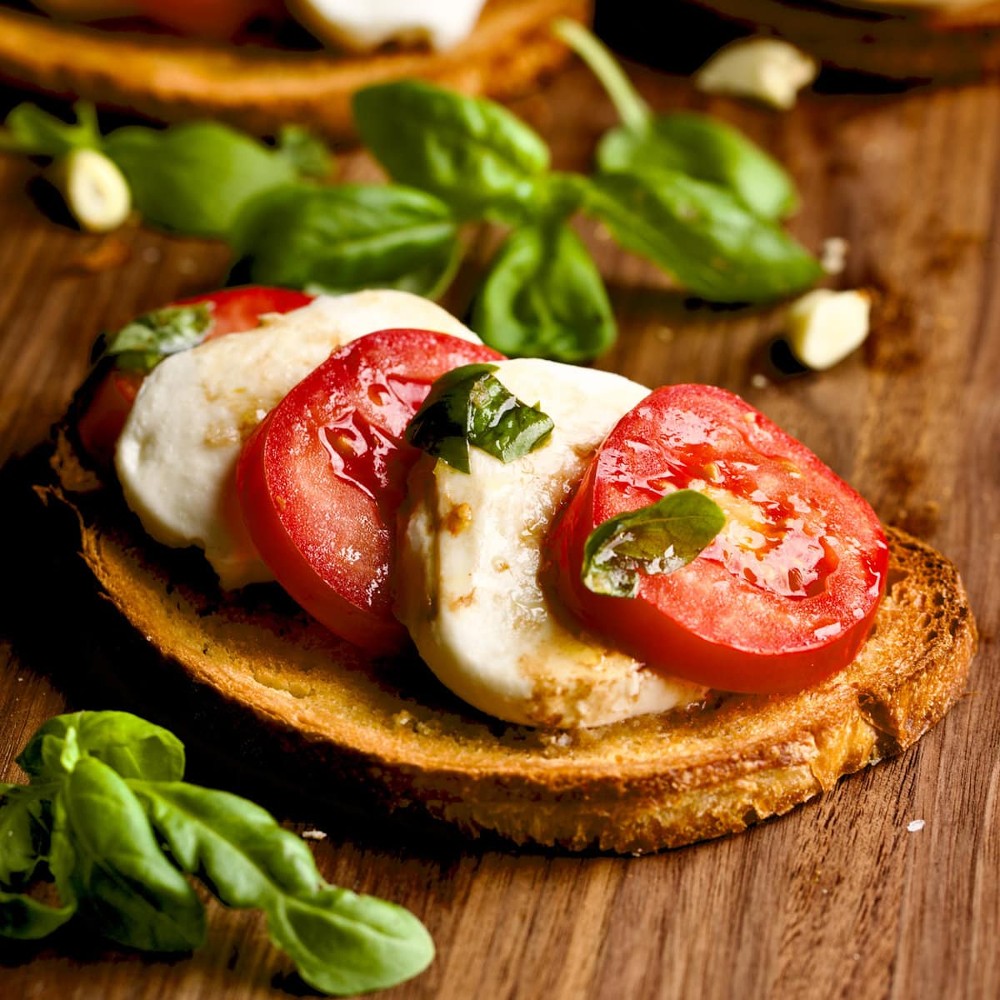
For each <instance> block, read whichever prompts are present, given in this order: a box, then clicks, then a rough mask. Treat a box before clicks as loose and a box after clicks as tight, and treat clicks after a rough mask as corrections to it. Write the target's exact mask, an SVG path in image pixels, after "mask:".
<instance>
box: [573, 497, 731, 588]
mask: <svg viewBox="0 0 1000 1000" xmlns="http://www.w3.org/2000/svg"><path fill="white" fill-rule="evenodd" d="M725 523H726V515H725V514H724V513H723V512H722V508H721V507H720V506H719V505H718V504H717V503H716V502H715V501H714V500H710V499H709V498H708V497H706V496H705V495H704V494H703V493H699V492H697V491H696V490H678V491H677V492H676V493H671V494H669V495H668V496H665V497H664V498H663V499H662V500H657V501H656V503H654V504H651V505H650V506H648V507H641V508H640V509H639V510H633V511H627V512H626V513H624V514H619V515H618V516H617V517H612V518H609V519H608V520H607V521H605V522H604V523H603V524H599V525H598V526H597V527H596V528H595V529H594V530H593V531H592V532H591V533H590V535H589V537H588V538H587V541H586V544H585V545H584V548H583V568H582V569H581V572H580V577H581V579H582V580H583V584H584V586H585V587H586V588H587V589H588V590H591V591H593V592H594V593H595V594H604V595H605V596H607V597H635V596H636V594H637V593H638V592H639V571H640V570H642V571H643V572H644V573H646V574H647V575H648V576H653V575H657V574H661V573H673V572H674V571H675V570H678V569H680V568H681V567H682V566H686V565H687V564H688V563H689V562H691V560H692V559H694V558H695V556H697V555H698V553H699V552H701V551H702V549H704V548H705V546H706V545H708V544H709V542H711V541H712V539H713V538H715V536H716V535H717V534H718V533H719V532H720V531H721V530H722V527H723V525H724V524H725Z"/></svg>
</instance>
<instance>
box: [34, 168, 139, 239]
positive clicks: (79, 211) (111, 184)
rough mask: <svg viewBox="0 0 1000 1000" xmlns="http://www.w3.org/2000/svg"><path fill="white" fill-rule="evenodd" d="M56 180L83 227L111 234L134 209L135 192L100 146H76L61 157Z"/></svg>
mask: <svg viewBox="0 0 1000 1000" xmlns="http://www.w3.org/2000/svg"><path fill="white" fill-rule="evenodd" d="M52 181H53V183H54V184H55V186H56V187H57V188H58V189H59V191H60V192H61V193H62V196H63V197H64V198H65V199H66V207H67V208H68V209H69V210H70V212H71V213H72V215H73V218H74V219H76V221H77V222H78V223H79V225H80V228H81V229H85V230H87V231H88V232H91V233H107V232H110V231H111V230H112V229H117V228H118V227H119V226H120V225H121V224H122V223H123V222H124V221H125V220H126V219H127V218H128V214H129V212H131V211H132V192H131V191H130V190H129V186H128V181H126V180H125V176H124V174H122V172H121V171H120V170H119V169H118V167H117V165H116V164H115V163H114V161H112V160H110V159H108V157H106V156H105V155H104V154H103V153H99V152H98V151H97V150H96V149H74V150H71V151H70V152H69V153H67V154H66V155H65V156H64V157H63V158H62V159H61V160H59V161H58V162H57V163H56V164H55V166H54V168H53V171H52Z"/></svg>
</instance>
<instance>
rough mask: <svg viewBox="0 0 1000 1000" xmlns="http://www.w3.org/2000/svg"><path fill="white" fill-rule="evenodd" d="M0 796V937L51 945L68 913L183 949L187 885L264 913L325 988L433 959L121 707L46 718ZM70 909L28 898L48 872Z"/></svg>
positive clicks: (382, 979) (407, 919) (201, 920)
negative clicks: (187, 771)
mask: <svg viewBox="0 0 1000 1000" xmlns="http://www.w3.org/2000/svg"><path fill="white" fill-rule="evenodd" d="M18 763H19V764H20V765H21V767H22V768H24V770H25V771H27V773H28V774H29V775H30V776H31V783H30V784H29V785H27V786H11V785H8V786H0V935H3V936H6V937H11V938H19V939H23V940H31V939H38V938H42V937H46V936H47V935H49V934H50V933H52V932H53V931H54V930H56V929H57V928H58V927H60V926H62V925H63V924H64V923H66V922H67V921H69V920H70V919H73V918H76V919H78V920H81V921H86V922H87V924H88V926H89V927H90V928H91V929H92V930H95V931H97V932H98V933H100V934H102V935H103V936H105V937H107V938H109V939H111V940H113V941H116V942H118V943H119V944H123V945H126V946H128V947H133V948H140V949H144V950H151V951H161V952H176V951H188V950H190V949H192V948H196V947H198V946H199V945H200V944H201V943H202V942H203V940H204V937H205V912H204V907H203V906H202V903H201V901H200V899H199V898H198V895H197V893H196V892H195V891H194V888H193V887H192V885H191V882H190V880H189V878H188V876H190V875H194V876H196V877H197V878H199V879H200V880H201V881H202V883H203V884H204V885H205V887H206V888H208V889H209V890H210V891H211V892H212V893H214V894H215V895H216V896H217V897H218V898H219V900H220V901H221V902H223V903H224V904H225V905H227V906H232V907H237V908H255V909H261V910H263V911H264V913H265V915H266V917H267V925H268V932H269V934H270V937H271V940H272V941H273V942H274V943H275V945H277V946H278V947H280V948H282V949H283V950H284V951H285V952H287V953H288V955H289V956H290V957H291V958H292V960H293V961H294V962H295V965H296V967H297V969H298V971H299V974H300V975H301V976H302V978H303V979H304V980H305V981H306V982H307V983H309V984H310V985H311V986H313V987H314V988H316V989H318V990H321V991H323V992H325V993H335V994H347V993H352V994H353V993H358V992H363V991H366V990H373V989H380V988H382V987H386V986H391V985H394V984H395V983H398V982H401V981H402V980H404V979H407V978H409V977H411V976H413V975H416V974H417V973H419V972H421V971H422V970H423V969H424V968H426V966H427V965H428V964H429V963H430V961H431V959H432V958H433V955H434V946H433V943H432V942H431V939H430V937H429V935H428V934H427V931H426V929H425V928H424V926H423V925H422V924H421V923H420V922H419V921H418V920H417V918H416V917H414V916H413V915H412V914H411V913H409V912H408V911H407V910H405V909H403V908H402V907H399V906H396V905H394V904H392V903H388V902H385V901H383V900H380V899H376V898H374V897H371V896H362V895H357V894H355V893H353V892H350V891H348V890H346V889H338V888H336V887H335V886H332V885H328V884H327V883H325V882H324V881H323V879H322V877H321V876H320V874H319V872H318V870H317V868H316V864H315V862H314V860H313V856H312V854H311V852H310V851H309V848H308V847H307V846H306V844H305V843H304V842H303V841H302V840H301V839H300V838H298V837H296V836H295V835H294V834H293V833H291V832H290V831H287V830H283V829H282V828H281V827H280V826H279V825H278V824H277V823H276V822H275V820H274V819H273V818H272V817H271V816H270V815H269V814H268V813H267V812H265V811H264V810H263V809H261V808H260V807H258V806H256V805H254V804H253V803H251V802H248V801H247V800H245V799H242V798H239V797H238V796H235V795H231V794H229V793H226V792H219V791H213V790H210V789H207V788H201V787H198V786H196V785H190V784H187V783H186V782H184V781H183V780H182V779H183V775H184V747H183V745H182V744H181V743H180V741H179V740H177V739H176V737H174V736H173V735H172V734H171V733H169V732H168V731H167V730H165V729H161V728H160V727H158V726H154V725H152V724H151V723H149V722H146V721H144V720H142V719H139V718H137V717H136V716H134V715H129V714H127V713H124V712H78V713H75V714H73V715H63V716H58V717H56V718H54V719H51V720H49V722H47V723H46V724H45V725H43V726H42V727H41V729H39V730H38V732H37V733H36V734H35V736H34V737H33V738H32V740H31V742H30V743H29V744H28V746H27V747H26V748H25V750H24V752H23V753H22V754H21V756H20V757H19V758H18ZM45 875H47V876H49V877H51V879H52V880H54V882H55V888H56V890H57V891H58V895H59V903H58V904H57V905H50V904H47V903H44V902H41V901H40V900H39V899H37V898H36V897H34V896H32V895H29V894H28V893H27V892H26V891H25V890H26V889H27V888H29V887H30V883H32V882H33V881H37V880H38V878H40V877H41V876H45Z"/></svg>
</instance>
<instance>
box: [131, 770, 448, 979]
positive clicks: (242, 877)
mask: <svg viewBox="0 0 1000 1000" xmlns="http://www.w3.org/2000/svg"><path fill="white" fill-rule="evenodd" d="M132 787H133V789H134V790H135V792H136V794H137V795H138V796H139V798H140V799H141V800H142V801H143V802H144V803H145V804H146V807H147V810H148V812H149V815H150V817H151V819H152V822H153V824H154V826H155V827H156V828H157V830H158V831H159V833H160V835H161V836H162V837H163V838H164V839H165V840H166V842H167V844H168V845H169V847H170V851H171V853H172V855H173V856H174V858H175V859H176V860H177V863H178V864H179V865H181V867H183V868H184V869H185V870H186V871H189V872H197V873H198V874H199V876H201V877H202V878H204V879H205V880H206V881H207V883H208V884H209V885H210V887H211V888H212V891H213V892H214V893H215V894H216V895H217V896H218V897H219V899H220V900H222V902H223V903H225V904H227V905H228V906H236V907H257V908H260V909H263V910H264V911H265V913H266V914H267V922H268V931H269V933H270V935H271V938H272V940H273V941H274V943H275V944H276V945H277V946H278V947H280V948H282V949H284V950H285V951H286V952H287V953H288V954H289V955H290V956H291V958H292V959H293V960H294V961H295V964H296V967H297V968H298V970H299V974H300V975H301V976H302V978H303V979H304V980H305V981H306V982H308V983H309V984H310V985H312V986H314V987H316V988H317V989H322V990H325V991H326V992H331V993H356V992H362V991H366V990H373V989H380V988H382V987H384V986H391V985H393V984H394V983H397V982H401V981H402V980H404V979H407V978H409V977H410V976H413V975H416V974H417V973H418V972H420V971H422V970H423V969H424V968H425V967H426V966H427V964H428V963H429V962H430V960H431V958H432V957H433V954H434V949H433V944H432V943H431V940H430V937H429V935H428V934H427V931H426V930H425V928H424V927H423V925H422V924H421V923H420V921H419V920H417V918H416V917H414V916H413V915H412V914H410V913H409V912H407V911H406V910H404V909H402V908H401V907H398V906H394V905H392V904H391V903H385V902H382V901H381V900H377V899H373V898H371V897H364V896H355V895H354V894H353V893H350V892H346V891H345V890H342V889H334V888H333V887H330V886H326V885H324V883H323V880H322V878H321V877H320V875H319V872H318V871H317V869H316V865H315V862H314V861H313V857H312V854H311V852H310V851H309V848H308V847H307V846H306V845H305V843H304V842H303V841H302V840H300V839H299V838H298V837H296V836H295V835H294V834H292V833H290V832H289V831H287V830H283V829H282V828H281V827H280V826H278V824H277V823H276V822H275V821H274V819H272V817H271V816H270V815H268V813H266V812H265V811H264V810H263V809H260V808H259V807H258V806H255V805H253V804H252V803H250V802H247V801H246V800H245V799H241V798H238V797H237V796H235V795H229V794H226V793H224V792H216V791H211V790H209V789H205V788H198V787H196V786H192V785H186V784H183V783H157V784H150V783H143V782H136V783H133V785H132Z"/></svg>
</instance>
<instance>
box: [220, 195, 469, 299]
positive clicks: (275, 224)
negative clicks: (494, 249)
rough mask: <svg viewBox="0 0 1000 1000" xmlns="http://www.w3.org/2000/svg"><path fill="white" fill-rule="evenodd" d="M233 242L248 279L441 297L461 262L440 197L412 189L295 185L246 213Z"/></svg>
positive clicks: (454, 228)
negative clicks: (392, 290) (405, 292)
mask: <svg viewBox="0 0 1000 1000" xmlns="http://www.w3.org/2000/svg"><path fill="white" fill-rule="evenodd" d="M232 245H233V248H234V250H235V251H236V253H237V255H238V256H239V257H241V258H243V261H242V263H241V264H240V265H238V267H240V268H241V273H242V271H243V270H245V271H246V275H247V278H248V280H250V281H252V282H255V283H258V284H265V285H268V284H270V285H285V286H290V287H293V288H306V287H308V288H312V289H317V290H323V291H328V292H353V291H357V290H359V289H362V288H371V287H379V288H398V289H400V290H402V291H408V292H414V293H415V294H417V295H424V296H426V297H428V298H434V297H435V296H436V295H437V294H438V293H439V292H440V291H441V290H442V289H443V288H444V287H446V286H447V284H448V282H449V281H450V280H451V277H452V275H453V273H454V270H455V267H456V265H457V262H458V253H459V244H458V226H457V224H456V222H455V220H454V218H453V217H452V215H451V213H450V212H449V210H448V208H447V207H446V206H445V205H443V204H442V203H441V202H440V201H439V200H438V199H437V198H434V197H433V196H432V195H429V194H424V193H423V192H421V191H414V190H411V189H409V188H401V187H393V186H387V185H362V184H340V185H337V186H335V187H310V186H306V185H295V186H289V187H284V188H279V189H277V190H275V191H271V192H268V193H267V194H265V195H263V196H261V197H260V198H258V199H256V200H254V201H253V202H252V203H251V204H249V205H248V206H247V208H246V210H245V211H244V212H243V213H241V215H240V218H239V219H238V221H237V224H236V226H235V227H234V230H233V234H232Z"/></svg>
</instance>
